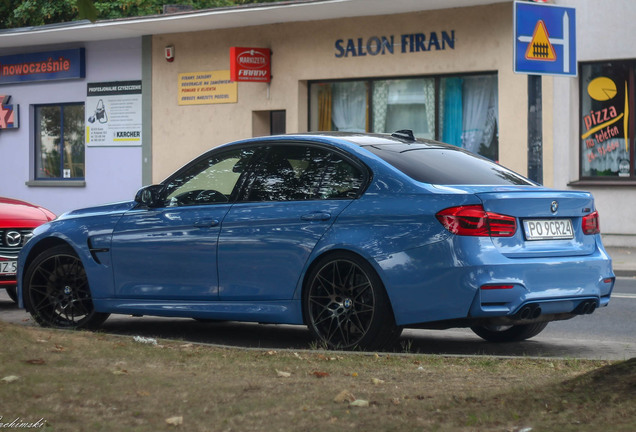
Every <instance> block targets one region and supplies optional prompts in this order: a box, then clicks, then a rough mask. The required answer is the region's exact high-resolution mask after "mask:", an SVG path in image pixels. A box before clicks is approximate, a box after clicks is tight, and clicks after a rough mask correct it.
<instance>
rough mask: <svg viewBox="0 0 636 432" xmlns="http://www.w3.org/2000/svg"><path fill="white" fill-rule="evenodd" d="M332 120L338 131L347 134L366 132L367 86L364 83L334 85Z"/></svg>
mask: <svg viewBox="0 0 636 432" xmlns="http://www.w3.org/2000/svg"><path fill="white" fill-rule="evenodd" d="M332 89H333V96H332V104H333V112H332V120H333V123H334V124H335V125H336V129H337V130H339V131H345V132H365V131H366V123H367V122H366V118H367V116H366V112H367V86H366V84H365V83H364V82H342V83H334V84H333V87H332Z"/></svg>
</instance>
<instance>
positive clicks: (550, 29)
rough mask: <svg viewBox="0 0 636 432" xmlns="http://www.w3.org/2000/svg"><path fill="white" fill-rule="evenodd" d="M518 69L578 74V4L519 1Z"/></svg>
mask: <svg viewBox="0 0 636 432" xmlns="http://www.w3.org/2000/svg"><path fill="white" fill-rule="evenodd" d="M514 35H515V40H514V71H515V73H523V74H531V75H560V76H563V75H565V76H576V75H577V67H576V15H575V9H574V8H568V7H561V6H554V5H546V4H537V3H528V2H515V5H514Z"/></svg>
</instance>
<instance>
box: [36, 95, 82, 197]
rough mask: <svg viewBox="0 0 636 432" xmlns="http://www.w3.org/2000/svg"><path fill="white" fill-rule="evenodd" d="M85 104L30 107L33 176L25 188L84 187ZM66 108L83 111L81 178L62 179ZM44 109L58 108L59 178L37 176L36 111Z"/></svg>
mask: <svg viewBox="0 0 636 432" xmlns="http://www.w3.org/2000/svg"><path fill="white" fill-rule="evenodd" d="M85 105H86V104H85V103H84V102H83V101H82V102H58V103H42V104H34V105H32V111H31V114H32V116H31V117H32V119H33V121H32V123H31V133H32V134H33V135H32V136H33V139H32V141H31V148H32V149H33V160H32V166H33V176H32V179H33V180H32V181H30V182H27V186H42V185H46V186H48V185H54V186H61V185H63V186H85V184H86V183H85V180H86V135H85V134H86V130H85V124H84V123H85V121H84V118H85V109H86V106H85ZM68 106H76V107H78V106H81V107H82V109H83V110H84V113H83V114H82V123H83V124H82V129H81V130H82V135H83V137H82V145H83V146H84V157H83V161H82V165H83V174H84V175H83V176H82V177H64V164H65V159H66V155H65V154H64V109H65V107H68ZM45 107H58V108H60V110H61V111H60V125H61V127H60V142H59V143H58V144H57V149H58V151H59V153H60V165H59V168H60V174H61V176H60V177H40V176H39V172H40V169H39V167H38V160H40V158H41V131H40V125H38V124H37V122H38V120H39V119H38V116H37V113H38V110H39V109H41V108H45ZM38 132H40V135H38ZM38 139H40V145H39V147H38Z"/></svg>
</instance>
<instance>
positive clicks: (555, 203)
mask: <svg viewBox="0 0 636 432" xmlns="http://www.w3.org/2000/svg"><path fill="white" fill-rule="evenodd" d="M558 209H559V203H558V202H556V201H552V204H550V210H552V213H556V211H557V210H558Z"/></svg>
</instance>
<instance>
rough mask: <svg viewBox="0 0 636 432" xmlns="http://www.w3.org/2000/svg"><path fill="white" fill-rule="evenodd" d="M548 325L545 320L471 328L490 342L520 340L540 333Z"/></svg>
mask: <svg viewBox="0 0 636 432" xmlns="http://www.w3.org/2000/svg"><path fill="white" fill-rule="evenodd" d="M547 325H548V322H547V321H544V322H539V323H534V324H520V325H513V326H475V327H471V328H470V329H471V330H472V331H473V332H475V334H476V335H477V336H479V337H481V338H482V339H485V340H487V341H488V342H519V341H522V340H526V339H530V338H531V337H534V336H536V335H538V334H539V333H541V332H542V331H543V329H545V328H546V327H547Z"/></svg>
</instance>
